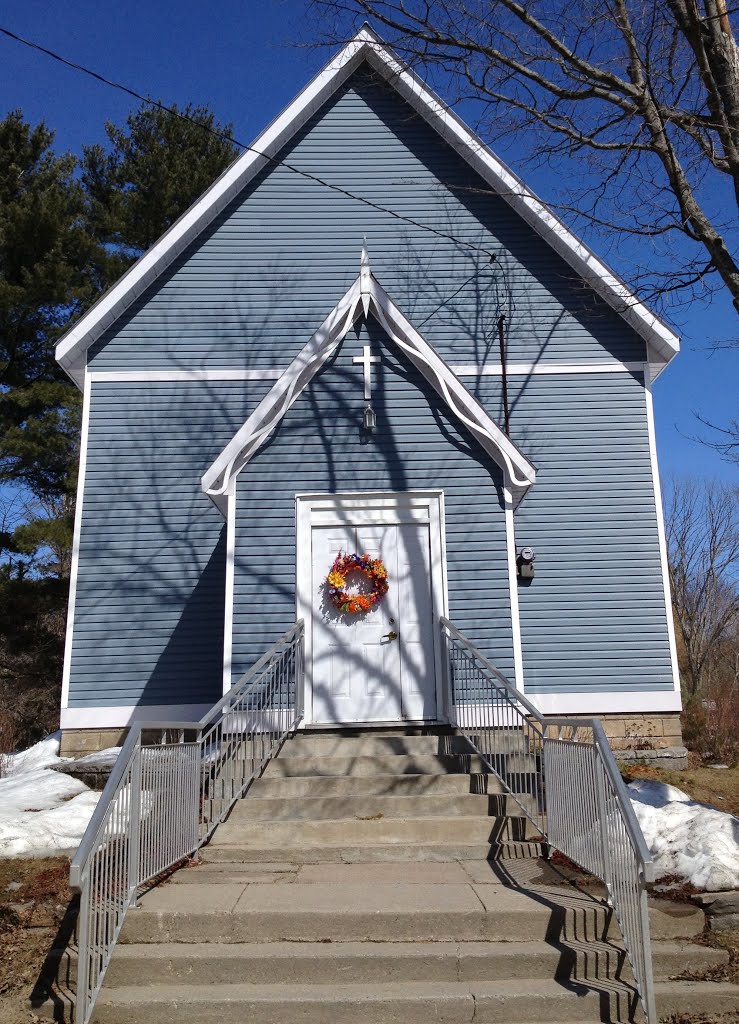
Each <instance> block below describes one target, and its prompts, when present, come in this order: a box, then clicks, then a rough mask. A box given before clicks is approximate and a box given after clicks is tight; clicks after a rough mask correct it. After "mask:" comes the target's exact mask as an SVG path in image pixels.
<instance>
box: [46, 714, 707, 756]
mask: <svg viewBox="0 0 739 1024" xmlns="http://www.w3.org/2000/svg"><path fill="white" fill-rule="evenodd" d="M567 717H568V718H569V717H572V718H591V717H593V716H591V715H572V716H569V715H568V716H567ZM597 717H598V718H599V719H600V721H601V722H602V724H603V728H604V729H605V733H606V736H607V737H608V742H609V743H610V745H611V750H613V752H614V754H615V755H616V758H617V759H618V760H620V761H629V762H635V761H646V762H647V763H649V764H654V765H657V766H659V767H661V768H669V769H672V770H678V771H681V770H682V769H684V768H687V767H688V752H687V750H686V749H685V747H684V746H683V736H682V730H681V727H680V715H679V713H678V712H676V711H674V712H664V713H662V714H660V713H659V712H653V713H644V714H630V715H598V716H597ZM399 724H400V723H399ZM127 732H128V729H126V728H122V729H121V728H119V729H65V730H64V732H63V733H62V742H61V750H60V755H61V756H62V757H83V756H84V755H85V754H91V753H94V752H95V751H98V750H104V749H105V748H106V747H119V746H120V745H121V743H123V740H124V739H125V738H126V733H127Z"/></svg>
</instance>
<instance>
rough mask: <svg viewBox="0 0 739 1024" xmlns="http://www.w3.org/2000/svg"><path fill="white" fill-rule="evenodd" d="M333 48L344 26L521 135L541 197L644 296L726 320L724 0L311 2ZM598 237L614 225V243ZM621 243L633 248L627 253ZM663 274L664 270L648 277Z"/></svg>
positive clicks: (733, 282) (738, 134)
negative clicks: (364, 24)
mask: <svg viewBox="0 0 739 1024" xmlns="http://www.w3.org/2000/svg"><path fill="white" fill-rule="evenodd" d="M314 6H316V7H317V8H318V9H319V10H320V13H321V16H322V19H323V22H322V23H323V24H324V26H325V24H326V21H325V19H326V15H327V14H332V15H334V18H333V22H334V24H333V28H332V29H331V28H330V29H329V30H328V31H329V32H330V33H331V35H332V39H334V40H335V39H336V38H339V39H342V38H346V37H347V35H348V34H349V32H350V31H351V28H350V24H349V23H350V22H353V21H354V20H355V19H354V17H353V16H356V15H361V16H364V17H367V18H369V19H370V21H371V22H372V24H373V25H374V26H376V27H378V28H380V29H381V31H383V32H384V33H385V34H386V35H387V36H388V39H389V42H390V43H391V44H392V45H393V47H394V48H395V49H396V50H397V51H398V52H399V53H400V54H401V55H402V56H403V57H404V58H405V59H406V60H407V61H408V62H409V63H411V64H420V65H422V66H423V67H424V68H425V71H426V73H427V74H429V73H430V74H433V72H434V70H435V69H437V70H441V71H443V73H444V74H445V75H446V82H447V87H448V84H449V82H450V81H451V82H453V83H456V95H455V97H454V100H455V101H461V100H473V101H476V102H477V103H478V104H479V105H480V106H479V110H480V116H479V125H478V127H480V128H481V129H485V130H486V131H487V134H488V136H489V137H491V138H493V139H494V140H495V141H496V143H498V144H500V142H501V140H504V139H505V138H506V136H510V135H512V134H515V135H516V137H517V138H519V139H520V138H521V137H522V132H525V133H526V134H525V136H524V138H525V146H524V148H525V149H526V150H527V152H528V153H529V159H533V160H538V161H539V162H540V163H546V164H547V165H548V166H551V167H552V169H553V170H555V171H557V173H556V174H553V175H552V179H551V182H550V183H548V184H551V191H552V192H553V193H554V195H552V196H550V195H547V196H546V199H547V200H548V201H552V202H554V204H555V205H558V206H559V207H560V208H564V209H568V210H570V211H571V212H572V213H573V214H574V215H575V216H576V217H580V218H585V220H586V221H587V222H588V223H589V224H590V225H591V226H593V227H594V228H595V229H596V230H598V229H604V232H605V237H606V239H607V238H608V236H609V235H610V239H611V242H612V244H614V245H615V246H618V247H619V252H618V256H619V257H620V262H621V264H622V265H623V263H624V258H625V256H626V253H625V252H624V244H623V243H624V235H630V236H639V237H641V238H643V239H647V240H648V244H647V245H646V246H642V247H641V253H642V255H641V257H639V258H640V259H641V260H642V263H641V265H639V263H635V264H634V265H633V266H632V267H631V269H630V271H629V272H628V276H630V278H631V280H632V284H633V285H634V286H635V287H637V288H641V289H642V291H643V292H645V297H647V298H648V299H650V300H651V301H665V298H666V296H669V295H672V301H673V302H674V301H675V293H679V294H680V295H686V296H692V295H694V294H695V293H696V292H699V291H703V292H706V291H710V290H716V289H718V288H722V287H723V288H725V289H727V290H728V292H729V294H730V295H731V298H732V301H733V303H734V306H735V308H736V309H737V311H739V265H738V262H737V261H738V259H739V257H737V253H736V248H737V242H738V241H739V236H738V235H737V233H736V227H737V212H738V209H739V57H738V55H737V46H736V42H735V38H734V33H733V30H732V22H731V19H732V16H734V15H735V14H736V12H737V10H739V7H738V8H734V9H733V10H727V8H726V0H602V2H600V3H592V2H590V0H588V2H578V0H566V2H565V0H527V2H517V0H314ZM612 229H615V233H614V231H613V230H612ZM626 248H633V247H629V246H627V247H626ZM659 266H663V267H665V268H666V269H665V271H664V272H660V271H659V270H658V269H657V268H658V267H659Z"/></svg>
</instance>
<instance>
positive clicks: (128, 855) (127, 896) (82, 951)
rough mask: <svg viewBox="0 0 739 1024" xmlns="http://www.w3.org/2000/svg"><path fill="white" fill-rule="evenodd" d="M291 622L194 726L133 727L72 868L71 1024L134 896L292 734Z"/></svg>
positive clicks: (297, 685) (298, 627)
mask: <svg viewBox="0 0 739 1024" xmlns="http://www.w3.org/2000/svg"><path fill="white" fill-rule="evenodd" d="M303 638H304V627H303V622H302V620H301V621H299V622H297V623H296V624H295V625H294V626H293V627H292V629H290V630H289V631H288V632H287V633H285V635H284V636H282V637H280V639H279V640H278V641H277V643H276V644H274V645H273V646H272V647H271V648H270V649H269V650H268V651H267V652H266V654H264V656H263V657H262V658H260V659H259V661H258V662H257V663H256V664H255V665H254V666H253V668H251V669H250V670H249V671H248V672H247V673H246V674H245V675H244V676H243V677H242V678H241V679H240V680H239V682H238V683H237V684H236V686H234V687H233V688H232V689H231V690H229V692H228V693H227V694H226V695H225V696H224V697H223V698H222V699H221V700H219V701H218V703H217V704H216V705H215V706H214V707H213V708H211V710H210V711H209V712H208V714H207V715H206V716H205V717H204V718H202V719H201V720H200V721H199V722H164V723H162V722H157V723H148V722H142V723H136V724H135V725H133V726H132V727H131V729H130V730H129V733H128V736H127V737H126V741H125V743H124V744H123V747H122V748H121V752H120V754H119V755H118V758H117V760H116V763H115V766H114V768H113V771H112V772H111V774H110V778H109V779H108V783H107V785H106V787H105V789H104V790H103V792H102V794H101V796H100V801H99V803H98V805H97V807H96V809H95V813H94V814H93V816H92V818H91V820H90V824H89V825H88V827H87V831H86V832H85V834H84V836H83V838H82V842H81V843H80V846H79V849H78V850H77V853H76V855H75V858H74V860H73V861H72V864H71V866H70V872H69V880H70V887H71V888H72V890H73V891H74V892H78V893H80V911H79V919H78V966H77V992H76V1008H75V1022H76V1024H87V1022H88V1021H89V1020H90V1017H91V1016H92V1011H93V1009H94V1006H95V1000H96V998H97V996H98V993H99V992H100V988H101V986H102V983H103V978H104V976H105V972H106V970H107V968H108V964H109V963H110V958H111V955H112V953H113V948H114V946H115V944H116V942H117V940H118V936H119V934H120V931H121V928H122V926H123V922H124V919H125V916H126V912H127V911H128V909H129V907H131V906H132V905H133V904H135V903H136V900H137V898H138V895H139V889H140V888H141V886H142V885H144V884H145V883H147V882H149V881H151V880H152V879H154V878H156V877H157V875H160V874H161V873H162V872H164V871H166V870H167V869H169V868H171V867H173V866H174V865H175V864H177V863H178V862H179V861H182V860H183V859H185V858H186V857H189V856H190V855H191V854H192V853H194V852H195V851H196V850H197V849H198V848H199V847H200V846H202V845H203V843H205V842H206V840H207V839H208V838H209V837H210V835H211V833H212V832H213V830H214V829H215V828H216V826H217V825H218V824H219V823H220V822H221V821H223V820H224V818H225V817H226V815H227V814H228V812H229V811H230V809H231V807H233V805H234V803H235V802H236V800H238V799H239V797H241V796H243V794H244V793H245V792H246V790H247V789H248V788H249V785H250V784H251V782H252V781H253V780H254V779H256V778H257V777H258V776H259V775H260V774H261V773H262V771H263V770H264V768H265V767H266V765H267V763H268V761H269V760H270V758H272V757H273V756H274V754H276V753H277V751H278V750H279V748H280V746H281V744H282V742H283V741H284V739H285V737H286V736H288V735H289V734H290V733H291V732H292V731H293V730H294V729H295V727H296V726H297V724H298V723H299V721H300V719H301V717H302V711H301V707H300V700H301V698H302V692H303V659H304V647H303Z"/></svg>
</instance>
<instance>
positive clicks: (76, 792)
mask: <svg viewBox="0 0 739 1024" xmlns="http://www.w3.org/2000/svg"><path fill="white" fill-rule="evenodd" d="M60 737H61V734H60V733H53V734H52V735H51V736H49V737H47V739H45V740H42V741H41V742H40V743H36V744H35V745H34V746H32V747H29V749H28V750H24V751H22V752H21V753H20V754H12V755H11V756H10V757H9V758H8V762H9V765H8V768H7V771H6V775H5V777H4V778H0V857H53V856H56V855H58V854H63V853H73V852H74V851H75V850H76V849H77V846H78V845H79V841H80V839H81V838H82V836H83V834H84V831H85V829H86V828H87V823H88V822H89V820H90V818H91V817H92V812H93V811H94V810H95V805H96V804H97V802H98V800H99V799H100V794H99V793H93V792H92V791H91V790H89V789H88V788H87V786H86V785H85V784H84V783H83V782H80V781H79V779H73V778H72V777H71V776H70V775H64V774H62V773H61V772H55V771H53V770H52V766H53V765H56V764H62V763H64V761H63V759H62V758H60V757H59V740H60Z"/></svg>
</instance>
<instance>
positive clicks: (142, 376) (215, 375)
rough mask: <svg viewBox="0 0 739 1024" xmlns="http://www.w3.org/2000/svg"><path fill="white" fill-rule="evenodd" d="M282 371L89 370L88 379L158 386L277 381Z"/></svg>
mask: <svg viewBox="0 0 739 1024" xmlns="http://www.w3.org/2000/svg"><path fill="white" fill-rule="evenodd" d="M282 373H283V371H282V370H277V369H272V368H269V369H264V370H218V369H213V370H90V371H89V372H88V377H89V378H90V380H91V381H92V383H93V384H110V383H115V382H117V381H121V382H123V383H131V384H139V383H141V384H158V383H160V382H161V383H165V384H166V383H168V382H169V381H189V380H195V381H198V380H204V381H209V380H279V378H280V377H281V376H282Z"/></svg>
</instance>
